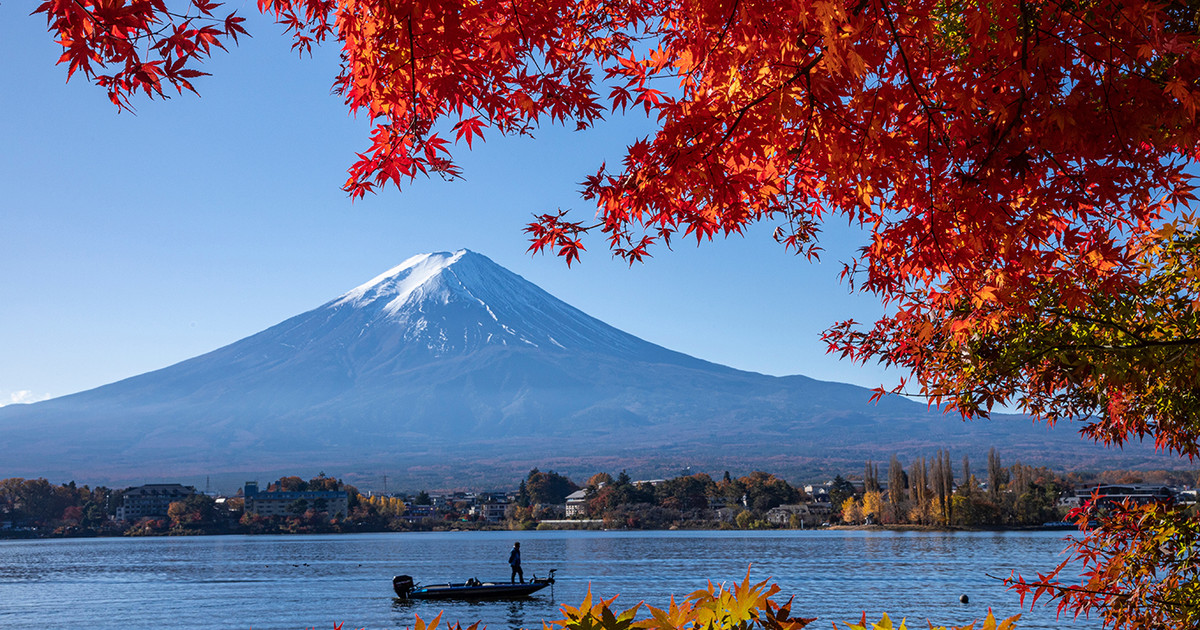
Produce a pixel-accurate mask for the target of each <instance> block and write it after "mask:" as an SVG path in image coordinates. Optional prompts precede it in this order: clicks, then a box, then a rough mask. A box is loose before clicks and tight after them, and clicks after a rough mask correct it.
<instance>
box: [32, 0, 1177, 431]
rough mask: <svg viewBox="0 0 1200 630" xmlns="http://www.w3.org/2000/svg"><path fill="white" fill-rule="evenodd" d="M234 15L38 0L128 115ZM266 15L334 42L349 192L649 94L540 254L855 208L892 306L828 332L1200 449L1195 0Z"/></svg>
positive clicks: (190, 65) (1098, 427)
mask: <svg viewBox="0 0 1200 630" xmlns="http://www.w3.org/2000/svg"><path fill="white" fill-rule="evenodd" d="M219 8H220V5H219V4H217V3H214V2H210V1H209V0H192V1H191V2H190V3H184V2H174V3H168V2H167V1H166V0H46V1H45V2H43V3H42V4H40V5H39V6H38V7H37V9H36V10H35V12H36V13H42V14H44V15H45V16H46V18H47V20H48V25H49V28H50V30H51V31H52V32H53V33H55V34H56V36H57V37H58V41H59V43H60V44H61V45H62V47H63V51H64V52H63V55H62V58H61V59H60V63H64V64H67V66H68V73H75V72H82V73H84V74H85V75H86V76H87V77H89V79H91V80H93V81H95V82H96V83H97V84H98V85H100V86H102V87H104V88H105V89H106V90H107V91H108V94H109V97H110V98H111V99H112V100H113V102H114V103H116V104H117V105H118V106H119V107H128V106H129V98H130V96H131V95H133V94H134V93H137V92H142V93H145V94H147V95H149V96H150V97H155V96H160V97H161V96H166V95H168V92H167V91H166V90H167V89H168V88H170V87H173V88H174V89H175V90H176V91H179V92H182V91H183V90H184V89H188V90H193V89H194V88H193V86H192V84H191V82H190V80H191V79H194V78H195V77H198V76H200V75H202V74H204V73H202V72H200V71H199V70H198V69H197V67H198V65H199V64H200V63H201V62H202V61H203V59H204V57H206V56H207V55H208V54H209V53H210V52H211V51H212V49H213V48H214V47H216V48H224V47H225V43H224V42H227V41H230V40H232V41H236V38H237V36H238V35H239V34H241V33H244V31H243V29H242V26H241V22H242V18H240V17H238V16H236V15H235V14H233V13H230V14H228V15H225V16H221V15H219V14H218V13H217V11H218V10H219ZM258 9H259V10H260V11H262V12H264V13H266V14H268V15H270V16H273V17H274V18H275V19H276V20H277V21H278V22H279V23H280V24H282V25H283V26H284V28H285V30H286V31H287V32H288V33H290V35H291V36H292V37H293V38H294V39H293V47H294V48H295V49H297V50H299V51H301V52H302V53H303V52H305V51H310V50H311V48H312V46H313V45H314V44H319V43H321V42H325V41H327V40H330V39H332V40H336V41H337V42H338V43H339V44H340V46H341V58H342V65H341V72H340V73H339V75H338V76H337V77H336V78H335V79H334V88H335V91H336V92H337V93H338V94H340V95H342V96H343V97H344V99H345V102H346V104H347V106H348V107H349V108H350V110H351V111H352V112H355V113H358V114H365V115H366V116H367V117H369V119H370V120H371V121H372V122H373V123H374V125H373V129H372V131H371V136H370V139H369V145H368V146H367V147H366V148H365V149H364V151H363V152H361V153H359V154H358V156H357V161H355V162H354V164H353V165H352V166H351V167H350V169H349V178H348V179H347V181H346V184H345V188H346V190H347V191H348V192H349V194H350V195H351V196H352V197H359V196H362V195H364V194H366V193H368V192H373V191H376V190H377V189H379V188H380V187H381V186H385V185H387V184H389V183H390V184H392V185H394V186H396V187H400V186H402V185H405V184H406V183H407V182H408V181H410V180H411V179H412V178H414V177H416V176H418V175H423V174H425V175H428V174H433V173H437V174H440V175H442V176H445V177H451V178H452V177H456V176H458V175H459V173H460V171H459V169H458V167H457V166H456V165H455V163H454V161H453V157H452V155H451V149H452V148H453V145H454V144H456V143H465V144H466V145H467V147H468V148H470V147H471V146H472V144H473V142H474V141H476V140H479V139H481V138H483V137H484V136H485V135H487V134H491V133H499V134H524V133H529V132H530V131H531V130H533V129H534V128H535V127H536V126H537V125H539V124H544V123H568V124H574V125H576V126H577V127H579V128H586V127H588V126H590V125H592V124H594V123H596V122H597V121H599V120H601V119H602V118H603V116H604V115H605V114H606V113H608V112H611V111H617V110H626V109H630V108H632V109H636V110H640V111H643V112H645V113H646V114H648V115H649V116H651V117H652V118H653V119H655V120H657V121H658V122H659V124H660V128H659V130H658V131H657V132H656V133H655V134H653V135H652V136H649V137H647V138H642V139H639V140H637V141H636V142H634V143H633V144H631V145H630V146H629V148H628V151H627V154H626V156H625V158H624V160H623V162H622V163H621V164H620V165H617V166H613V167H609V166H607V165H605V166H602V167H601V168H600V170H599V171H597V172H596V173H594V174H592V175H590V176H588V177H587V178H586V179H585V181H584V183H583V196H584V197H585V198H586V199H589V200H592V201H594V202H595V204H596V206H597V209H598V212H597V216H596V218H595V219H594V220H578V219H575V218H572V217H570V216H568V215H566V214H565V213H562V212H556V213H549V214H545V215H542V216H540V217H538V220H537V221H536V222H534V223H532V224H531V225H530V226H529V228H528V230H529V232H530V233H531V235H532V238H533V246H532V248H533V249H535V250H542V249H546V248H549V249H552V250H553V251H555V252H557V253H558V254H560V255H562V256H564V257H565V258H566V260H567V262H568V263H570V262H572V261H574V260H575V259H577V258H578V256H579V255H580V252H581V251H582V250H583V248H584V245H583V238H584V235H585V233H587V232H589V231H593V232H599V233H601V234H603V236H604V237H605V238H606V239H607V245H608V246H609V247H610V248H611V249H612V250H613V251H614V252H615V253H617V254H618V255H621V256H623V257H626V258H627V259H629V260H631V261H636V260H640V259H642V258H644V257H646V256H648V255H650V253H651V251H652V249H653V248H654V247H655V246H656V245H668V246H669V245H670V244H671V242H672V239H674V238H677V237H688V238H696V239H697V240H700V241H703V240H705V239H711V238H714V237H717V236H721V235H728V234H731V233H740V232H742V231H743V230H744V229H745V228H746V227H747V226H749V225H750V224H753V223H756V222H769V223H771V224H773V225H775V226H776V227H777V229H776V238H777V240H779V241H780V242H781V243H783V244H784V245H785V246H786V247H789V248H793V249H794V250H796V251H797V252H800V253H805V254H808V255H816V253H817V252H818V250H819V248H818V247H817V242H818V241H817V237H818V235H819V230H820V226H821V224H822V222H823V221H825V220H828V219H830V218H834V217H838V218H840V219H842V220H846V219H848V220H850V221H852V222H856V223H858V224H860V225H862V226H864V227H865V228H866V230H867V232H868V233H869V239H870V242H869V244H868V245H867V246H866V247H865V248H863V249H862V250H861V252H860V253H859V255H858V256H857V257H856V258H855V259H854V260H853V261H851V262H850V264H849V265H847V267H846V270H845V273H846V276H847V278H848V279H849V281H850V282H851V283H852V285H853V286H855V287H856V288H858V289H860V290H865V291H869V292H872V293H875V294H877V295H878V296H879V297H880V298H881V299H882V300H883V301H884V303H885V304H887V305H888V307H889V309H890V311H889V312H890V313H891V315H889V316H887V317H883V318H881V319H880V320H879V321H877V322H875V323H874V324H873V325H869V326H864V325H862V324H860V323H857V322H842V323H839V324H836V325H834V326H833V327H832V328H830V330H829V331H828V332H827V335H826V337H827V341H828V342H829V344H830V347H831V349H833V350H835V351H838V352H841V353H842V354H844V355H846V356H849V357H852V358H853V359H856V360H863V361H865V360H872V359H874V360H880V361H883V362H885V363H888V364H892V365H897V366H900V367H902V368H905V369H906V370H908V371H910V372H911V373H912V375H913V378H914V379H915V382H916V383H917V384H918V385H919V393H921V394H923V395H926V396H929V397H930V399H931V401H932V402H934V403H945V404H949V405H950V406H952V407H955V408H957V409H958V410H959V411H961V412H962V413H964V414H965V415H967V416H970V415H975V414H980V413H982V414H986V413H987V412H988V410H990V409H991V408H992V407H993V406H994V405H995V404H997V403H1000V404H1009V405H1014V406H1017V407H1020V408H1021V409H1022V410H1023V411H1026V412H1028V413H1030V414H1031V415H1033V416H1035V417H1038V418H1042V419H1046V420H1050V421H1055V420H1058V419H1061V418H1068V419H1077V418H1086V417H1089V416H1093V415H1094V416H1095V417H1097V418H1098V419H1099V420H1098V421H1097V422H1095V423H1093V424H1092V425H1091V426H1090V427H1089V429H1088V431H1089V432H1090V433H1091V434H1092V436H1093V437H1096V438H1098V439H1101V440H1104V441H1108V442H1117V443H1121V442H1123V441H1124V440H1126V439H1130V438H1137V437H1141V436H1152V437H1153V438H1154V439H1155V440H1157V442H1158V444H1159V446H1160V447H1162V448H1165V449H1168V450H1172V451H1175V452H1180V453H1184V454H1187V455H1195V454H1197V438H1198V437H1200V422H1197V421H1196V420H1195V419H1194V418H1192V417H1191V414H1190V412H1186V413H1185V412H1183V411H1181V410H1182V409H1184V408H1186V407H1188V404H1187V403H1189V402H1193V399H1194V397H1195V396H1196V391H1197V385H1198V383H1197V380H1196V379H1197V377H1196V374H1197V372H1198V371H1200V370H1197V367H1200V366H1198V364H1197V355H1196V353H1195V352H1194V350H1193V349H1194V348H1195V345H1196V340H1197V338H1200V331H1198V330H1197V322H1196V318H1195V308H1194V307H1193V306H1192V304H1191V302H1194V300H1195V298H1197V297H1200V296H1197V295H1196V292H1195V289H1196V281H1195V279H1194V278H1192V275H1191V272H1190V271H1189V270H1188V269H1186V268H1185V266H1184V265H1182V264H1181V261H1182V260H1184V258H1186V259H1188V260H1190V256H1191V253H1192V252H1194V249H1195V247H1194V241H1195V235H1194V230H1193V229H1192V226H1193V223H1192V221H1191V216H1190V215H1189V214H1187V213H1186V203H1187V202H1189V201H1190V200H1191V199H1192V186H1191V182H1190V176H1189V174H1188V173H1187V171H1186V169H1187V167H1188V166H1189V165H1190V164H1191V163H1192V161H1193V160H1194V158H1195V155H1196V146H1197V125H1196V121H1197V109H1198V107H1200V85H1198V84H1197V79H1198V77H1200V49H1198V47H1197V9H1200V3H1196V2H1178V1H1176V2H1152V1H1146V0H1085V1H1077V0H1071V1H1036V0H1022V1H1016V2H968V1H953V0H914V1H906V2H903V3H901V2H896V1H895V0H853V1H830V0H786V1H784V0H648V1H646V0H636V1H634V0H536V1H531V0H259V1H258ZM1166 230H1169V231H1166ZM1177 235H1182V236H1183V237H1185V238H1182V239H1181V238H1178V237H1177ZM1181 256H1182V257H1183V258H1181ZM1170 269H1175V271H1174V272H1171V271H1170ZM1164 274H1166V276H1169V277H1164ZM1164 313H1165V314H1164ZM1166 368H1170V369H1166ZM1148 373H1149V374H1150V375H1151V376H1153V377H1154V378H1146V376H1147V374H1148ZM1181 375H1182V376H1181ZM1157 377H1162V379H1158V378H1157ZM1151 381H1157V382H1156V383H1155V384H1154V385H1153V386H1152V385H1150V383H1151ZM901 387H907V385H902V386H901Z"/></svg>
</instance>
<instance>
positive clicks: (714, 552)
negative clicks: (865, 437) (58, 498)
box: [0, 531, 1101, 630]
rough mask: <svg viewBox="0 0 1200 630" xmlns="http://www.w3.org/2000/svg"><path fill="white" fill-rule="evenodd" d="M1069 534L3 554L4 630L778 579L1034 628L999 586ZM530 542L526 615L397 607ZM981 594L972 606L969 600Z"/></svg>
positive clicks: (331, 542)
mask: <svg viewBox="0 0 1200 630" xmlns="http://www.w3.org/2000/svg"><path fill="white" fill-rule="evenodd" d="M1063 536H1064V532H970V533H964V532H952V533H942V532H933V533H930V532H920V533H908V532H863V531H808V532H804V531H772V532H550V531H544V532H446V533H389V534H357V535H330V536H211V537H190V538H132V539H131V538H106V539H69V540H33V541H25V540H19V541H0V628H3V629H5V630H24V629H35V628H36V629H37V630H44V629H47V628H67V629H72V628H79V629H85V628H86V629H88V630H107V629H114V630H115V629H121V630H133V629H141V628H146V629H150V628H154V629H158V628H191V629H196V630H217V629H221V630H228V629H232V628H239V629H247V628H254V629H260V630H275V629H278V630H301V629H306V628H317V629H318V630H323V629H328V628H332V627H333V625H334V624H335V623H340V622H344V623H345V626H344V628H345V629H346V630H350V629H352V628H353V629H357V628H364V627H365V628H368V630H380V629H397V628H409V627H411V626H412V622H413V615H420V616H421V617H422V618H423V619H425V620H426V621H430V620H432V618H433V617H434V616H435V615H437V614H438V612H439V611H442V610H444V611H445V614H444V615H443V620H448V621H461V622H463V623H464V625H465V624H467V623H470V622H474V621H483V622H484V624H485V625H486V626H487V627H488V628H491V629H493V630H508V629H510V628H537V629H540V628H541V623H542V621H543V620H547V621H550V620H555V619H558V618H559V617H560V615H559V611H558V603H559V602H562V603H568V604H571V605H578V604H579V603H580V602H581V601H582V600H583V597H584V595H585V594H586V592H587V589H588V585H589V583H590V584H591V588H592V590H593V592H594V593H595V594H596V595H597V596H603V597H605V598H608V597H611V596H613V595H618V594H619V595H620V598H619V599H618V600H617V604H618V605H622V606H620V607H621V608H627V607H630V606H632V605H634V604H636V603H637V602H639V601H645V602H646V603H648V604H650V605H653V606H657V607H665V606H666V605H667V603H668V601H669V597H670V595H671V594H675V595H677V596H679V598H680V599H682V598H683V597H685V596H686V595H687V594H688V593H690V592H692V591H694V590H696V589H699V588H703V587H704V586H705V585H706V584H707V582H708V581H709V580H713V581H714V582H718V581H740V579H741V578H743V577H744V576H745V575H746V570H747V566H748V564H749V563H751V562H753V567H752V568H751V569H750V576H751V579H753V580H755V581H759V580H764V579H767V578H770V579H771V580H772V581H773V582H775V583H777V584H778V585H779V586H780V587H781V588H782V589H783V590H782V591H781V593H780V595H781V596H782V597H780V596H776V601H781V602H782V601H786V599H787V597H789V596H793V595H794V596H795V602H796V604H795V605H794V607H793V610H794V612H795V613H797V614H799V615H801V616H806V617H819V618H820V621H819V622H818V623H817V624H815V625H814V626H811V627H819V628H830V627H831V626H830V625H829V624H830V622H837V623H838V625H839V626H841V625H843V623H844V622H846V621H855V622H857V621H858V620H859V617H860V615H861V613H862V611H864V610H865V611H867V616H868V619H873V620H876V621H877V620H878V618H879V614H880V613H882V612H887V613H889V614H890V615H891V616H892V617H893V618H896V619H898V618H899V617H902V616H908V617H910V622H916V623H912V625H913V627H925V623H924V620H925V619H926V618H927V617H928V618H929V619H930V620H931V621H933V622H934V623H935V624H939V625H941V624H945V625H949V624H955V625H959V624H965V623H969V622H971V621H972V620H974V619H982V618H983V617H984V616H985V615H986V614H987V610H988V608H989V607H990V608H992V609H993V610H995V611H996V613H997V615H998V616H1000V615H1004V616H1007V615H1013V614H1017V613H1019V612H1021V610H1020V609H1019V607H1018V600H1017V597H1016V596H1015V595H1013V594H1011V593H1009V592H1007V591H1005V589H1004V588H1003V586H1002V585H1001V584H1000V583H999V582H998V581H996V580H993V579H991V578H989V577H987V575H986V574H989V573H990V574H991V575H995V576H1007V575H1008V574H1009V572H1010V571H1012V570H1017V571H1019V572H1024V573H1026V574H1027V575H1032V574H1033V572H1034V571H1035V570H1038V569H1041V570H1042V571H1046V570H1048V569H1050V568H1052V567H1053V566H1055V565H1056V564H1057V563H1058V561H1060V560H1061V557H1060V555H1059V554H1060V552H1061V551H1062V549H1063V548H1064V546H1065V544H1064V543H1063ZM514 541H520V542H521V550H522V557H523V559H524V569H525V576H526V578H529V577H530V576H531V575H532V574H534V573H536V574H537V575H539V576H540V575H543V574H545V572H546V570H547V569H549V568H552V567H553V568H557V569H558V583H557V584H556V585H555V586H554V587H553V593H551V591H550V589H546V590H544V591H542V592H541V593H539V594H538V595H536V596H534V597H533V598H531V599H529V600H526V601H521V602H492V603H453V602H441V603H437V602H434V603H414V604H409V603H406V602H402V601H401V600H398V599H396V598H395V597H394V593H393V592H392V589H391V578H392V576H393V575H395V574H400V573H406V574H409V575H412V576H413V577H414V579H416V580H417V581H418V582H425V583H435V582H446V581H451V580H454V581H458V580H462V579H466V578H468V577H478V578H480V579H482V580H497V579H507V577H508V566H507V564H506V560H507V558H508V551H509V548H510V547H511V546H512V543H513V542H514ZM964 593H965V594H967V595H969V596H970V603H969V604H966V605H964V604H960V603H959V602H958V597H959V595H960V594H964ZM1100 625H1101V624H1100V623H1099V621H1098V620H1096V619H1092V620H1082V619H1081V620H1079V621H1073V620H1071V619H1069V618H1064V619H1061V620H1056V618H1055V614H1054V611H1053V610H1052V609H1047V608H1042V607H1041V605H1040V604H1039V607H1038V609H1036V610H1033V611H1025V612H1024V613H1023V614H1022V618H1021V621H1020V622H1019V623H1018V628H1019V629H1027V628H1029V629H1031V628H1079V629H1088V630H1091V629H1094V628H1100Z"/></svg>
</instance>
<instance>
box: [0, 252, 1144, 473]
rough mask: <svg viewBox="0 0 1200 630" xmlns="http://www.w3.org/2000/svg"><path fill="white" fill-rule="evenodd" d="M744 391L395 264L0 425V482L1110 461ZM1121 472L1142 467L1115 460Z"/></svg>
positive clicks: (884, 403)
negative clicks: (187, 354)
mask: <svg viewBox="0 0 1200 630" xmlns="http://www.w3.org/2000/svg"><path fill="white" fill-rule="evenodd" d="M870 397H871V392H870V391H869V390H867V389H864V388H861V387H856V386H852V385H846V384H839V383H830V382H822V381H817V380H814V379H811V378H807V377H804V376H786V377H775V376H767V375H763V374H757V373H752V372H744V371H740V370H735V369H732V368H729V367H725V366H721V365H717V364H714V363H709V362H707V361H703V360H700V359H697V358H694V357H691V356H688V355H685V354H681V353H679V352H674V351H671V350H668V349H666V348H663V347H661V346H658V345H655V344H653V343H650V342H648V341H645V340H642V339H639V338H637V337H635V336H633V335H629V334H627V333H624V332H622V331H620V330H617V329H616V328H613V327H612V326H609V325H607V324H605V323H603V322H601V321H599V320H597V319H595V318H592V317H589V316H588V315H586V314H584V313H582V312H581V311H579V310H577V309H575V308H573V307H571V306H569V305H567V304H566V303H564V302H562V301H560V300H558V299H556V298H555V297H553V296H552V295H550V294H549V293H546V292H545V291H543V290H541V289H540V288H538V287H537V286H535V285H533V284H532V283H530V282H528V281H526V280H525V279H524V278H521V277H520V276H518V275H516V274H514V273H512V272H510V271H508V270H507V269H504V268H503V267H501V266H499V265H497V264H495V263H494V262H492V261H491V260H490V259H488V258H487V257H485V256H483V255H480V254H477V253H474V252H470V251H466V250H461V251H458V252H454V253H435V254H424V255H419V256H414V257H412V258H409V259H408V260H406V261H404V262H403V263H401V264H400V265H399V266H397V267H395V268H393V269H391V270H389V271H387V272H385V273H383V274H381V275H379V276H378V277H376V278H374V279H373V280H371V281H369V282H367V283H366V284H363V285H361V286H359V287H357V288H355V289H352V290H351V291H349V292H347V293H345V294H343V295H341V296H339V297H337V298H336V299H334V300H332V301H330V302H328V303H326V304H324V305H322V306H320V307H318V308H316V309H313V310H311V311H308V312H306V313H303V314H300V315H297V316H295V317H293V318H291V319H288V320H286V321H284V322H282V323H280V324H278V325H275V326H273V327H271V328H268V329H266V330H264V331H262V332H260V333H258V334H255V335H252V336H250V337H247V338H245V339H242V340H240V341H237V342H235V343H232V344H230V345H228V346H225V347H222V348H219V349H217V350H214V351H212V352H209V353H207V354H204V355H201V356H198V357H195V358H192V359H189V360H186V361H183V362H181V363H177V364H175V365H172V366H169V367H166V368H163V369H160V370H156V371H153V372H148V373H146V374H142V375H139V376H134V377H131V378H128V379H125V380H122V381H118V382H116V383H112V384H109V385H105V386H102V387H98V388H96V389H92V390H88V391H85V392H80V393H77V394H73V395H70V396H64V397H61V398H56V399H52V400H48V401H44V402H40V403H35V404H30V405H10V406H8V407H4V408H0V453H4V456H3V457H0V477H5V476H17V475H23V476H35V475H44V476H53V477H63V478H78V479H90V480H106V481H107V480H116V481H119V480H142V479H168V478H172V479H173V478H181V477H187V478H196V477H198V476H203V475H206V474H214V475H216V474H222V473H224V474H237V475H245V474H251V473H262V474H270V473H274V472H287V473H289V474H293V473H299V474H303V473H305V471H312V472H315V471H316V470H317V469H321V470H326V471H329V472H330V473H332V474H340V475H345V476H348V477H349V478H355V477H358V478H360V479H361V478H371V479H373V478H374V475H379V474H389V475H391V476H392V477H393V479H395V480H396V481H397V482H399V483H404V481H405V480H408V481H409V482H410V483H413V484H416V483H424V484H427V485H428V484H432V485H433V487H437V484H443V485H442V487H447V486H448V485H467V486H471V485H475V486H481V485H487V484H489V483H491V484H499V485H511V484H512V483H515V479H516V478H517V476H518V475H519V473H520V472H521V471H524V470H528V469H529V468H530V467H532V466H542V467H554V468H556V469H558V470H559V471H560V472H574V473H575V474H577V475H586V474H590V473H592V472H597V471H600V470H614V469H619V468H629V469H630V470H631V472H632V471H638V472H641V473H643V474H650V475H653V474H670V473H673V472H677V471H679V470H681V469H683V468H685V467H689V466H690V467H693V468H696V469H701V470H719V469H720V468H726V469H733V470H748V469H752V468H753V469H762V470H768V471H771V472H777V473H783V474H788V473H792V474H800V473H803V472H805V471H807V472H814V471H818V470H834V469H836V470H838V471H845V470H858V469H859V468H861V465H862V461H863V460H864V459H866V458H873V459H876V460H878V459H886V458H887V457H888V456H889V455H890V454H892V453H899V454H901V455H902V456H903V455H916V454H920V455H929V454H931V453H932V450H933V449H936V448H949V449H951V450H952V451H954V452H955V453H956V454H957V453H968V454H970V455H972V456H973V457H976V456H981V455H982V454H983V453H984V452H986V450H987V449H988V447H990V446H993V445H995V446H997V447H1000V448H1001V451H1002V452H1006V451H1007V452H1011V453H1013V454H1017V455H1018V456H1020V457H1021V458H1022V459H1024V460H1025V461H1026V462H1027V463H1031V462H1038V461H1042V463H1057V464H1059V465H1062V464H1064V463H1066V464H1068V465H1069V464H1072V463H1074V464H1077V465H1078V464H1082V463H1086V462H1087V461H1088V460H1089V459H1094V458H1097V457H1100V456H1105V455H1107V456H1108V457H1110V458H1111V456H1112V455H1113V451H1104V450H1100V449H1098V448H1097V447H1092V446H1089V445H1087V444H1085V443H1084V442H1083V441H1081V440H1080V439H1079V437H1078V436H1077V435H1076V434H1075V433H1074V432H1073V431H1071V430H1069V429H1068V430H1064V429H1063V428H1061V427H1060V428H1058V429H1055V430H1053V431H1048V430H1047V429H1045V428H1044V427H1042V426H1033V425H1032V424H1031V423H1030V422H1029V421H1028V420H1027V419H1023V418H1017V417H997V418H996V419H994V420H992V421H987V422H974V423H963V422H961V421H958V420H957V419H955V418H950V417H945V416H943V415H942V414H940V413H938V412H937V411H936V410H933V411H931V410H929V409H928V408H927V407H926V406H925V405H923V404H919V403H915V402H912V401H910V400H907V399H904V398H900V397H894V396H888V397H884V398H883V399H882V400H881V401H879V402H877V403H872V402H869V399H870ZM1123 456H1124V457H1126V460H1128V461H1126V462H1125V463H1126V464H1128V465H1138V464H1139V463H1143V462H1147V461H1150V460H1152V459H1153V456H1152V452H1150V451H1148V450H1146V451H1144V452H1143V451H1140V450H1137V449H1127V450H1126V451H1125V452H1124V455H1123Z"/></svg>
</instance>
